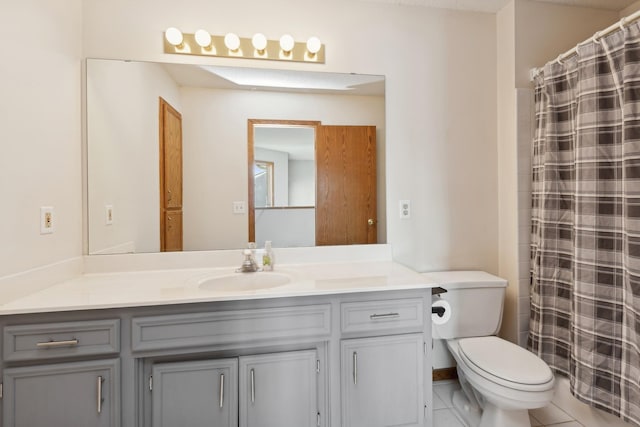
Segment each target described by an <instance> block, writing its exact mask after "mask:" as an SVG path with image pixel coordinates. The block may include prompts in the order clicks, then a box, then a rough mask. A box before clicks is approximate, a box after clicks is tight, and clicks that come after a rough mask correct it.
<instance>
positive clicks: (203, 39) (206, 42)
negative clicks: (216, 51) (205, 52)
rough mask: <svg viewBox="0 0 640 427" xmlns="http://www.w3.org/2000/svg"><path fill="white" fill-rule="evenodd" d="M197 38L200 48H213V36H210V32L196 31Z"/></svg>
mask: <svg viewBox="0 0 640 427" xmlns="http://www.w3.org/2000/svg"><path fill="white" fill-rule="evenodd" d="M195 37H196V43H198V45H199V46H200V47H204V48H208V47H209V46H211V34H209V32H208V31H205V30H198V31H196V34H195Z"/></svg>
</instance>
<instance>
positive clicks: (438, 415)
mask: <svg viewBox="0 0 640 427" xmlns="http://www.w3.org/2000/svg"><path fill="white" fill-rule="evenodd" d="M459 388H460V385H459V384H458V382H457V381H438V382H435V383H434V384H433V425H434V427H465V425H464V424H463V423H462V422H461V421H460V420H459V419H458V418H457V416H456V415H455V414H454V412H453V409H452V406H453V405H452V403H451V396H452V394H453V392H454V391H455V390H457V389H459ZM529 418H530V419H531V426H532V427H583V425H582V424H580V423H579V422H577V421H576V420H574V419H573V418H572V417H571V416H570V415H568V414H567V413H566V412H565V411H563V410H562V409H560V408H559V407H558V406H556V405H554V404H553V403H551V404H549V405H548V406H546V407H544V408H540V409H535V410H532V411H529Z"/></svg>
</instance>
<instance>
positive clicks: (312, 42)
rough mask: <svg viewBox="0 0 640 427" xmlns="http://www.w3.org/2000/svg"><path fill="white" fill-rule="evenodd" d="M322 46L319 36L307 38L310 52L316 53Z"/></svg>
mask: <svg viewBox="0 0 640 427" xmlns="http://www.w3.org/2000/svg"><path fill="white" fill-rule="evenodd" d="M321 47H322V43H321V42H320V39H319V38H317V37H315V36H314V37H309V40H307V50H308V51H309V53H310V54H312V55H315V54H316V53H318V52H319V51H320V48H321Z"/></svg>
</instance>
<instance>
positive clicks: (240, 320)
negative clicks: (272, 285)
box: [131, 304, 331, 351]
mask: <svg viewBox="0 0 640 427" xmlns="http://www.w3.org/2000/svg"><path fill="white" fill-rule="evenodd" d="M330 313H331V306H330V305H329V304H315V305H308V306H296V307H274V308H261V309H248V310H229V311H219V312H211V313H195V314H179V315H170V316H149V317H137V318H134V319H132V321H131V329H132V330H131V340H132V350H133V351H143V350H165V349H175V348H184V347H199V346H209V345H222V344H231V343H240V342H248V341H259V340H263V341H264V340H276V339H294V338H304V337H318V336H328V335H329V334H330V333H331V317H330Z"/></svg>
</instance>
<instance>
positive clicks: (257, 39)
mask: <svg viewBox="0 0 640 427" xmlns="http://www.w3.org/2000/svg"><path fill="white" fill-rule="evenodd" d="M251 44H253V47H255V48H256V50H257V51H258V52H262V51H263V50H264V49H265V48H266V47H267V38H266V37H265V36H264V34H262V33H256V34H254V35H253V38H252V39H251Z"/></svg>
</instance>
